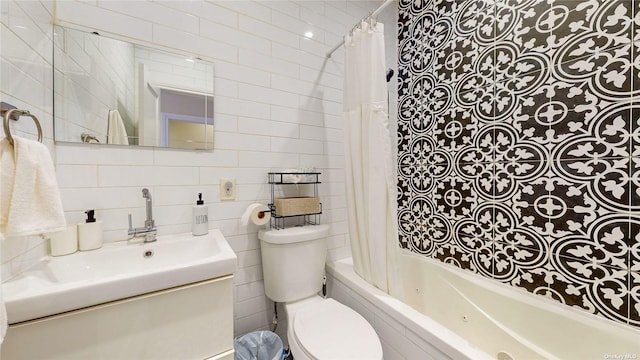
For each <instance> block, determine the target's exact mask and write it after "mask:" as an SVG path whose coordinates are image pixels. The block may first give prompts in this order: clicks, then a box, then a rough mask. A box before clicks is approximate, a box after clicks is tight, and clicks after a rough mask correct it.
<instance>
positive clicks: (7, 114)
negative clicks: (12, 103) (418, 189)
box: [0, 109, 42, 145]
mask: <svg viewBox="0 0 640 360" xmlns="http://www.w3.org/2000/svg"><path fill="white" fill-rule="evenodd" d="M0 114H1V115H3V116H4V121H3V124H2V125H3V127H4V136H6V137H7V140H8V141H9V144H11V145H13V137H12V136H11V129H10V128H9V120H15V121H17V120H18V119H19V118H20V116H29V117H30V118H31V119H33V122H34V123H35V124H36V128H37V129H38V141H39V142H42V126H40V121H39V120H38V118H37V117H36V116H35V115H33V114H31V113H30V112H29V111H28V110H18V109H1V110H0Z"/></svg>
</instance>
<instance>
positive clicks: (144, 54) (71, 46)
mask: <svg viewBox="0 0 640 360" xmlns="http://www.w3.org/2000/svg"><path fill="white" fill-rule="evenodd" d="M54 35H55V36H54V121H55V140H56V141H57V142H84V143H100V144H115V145H141V146H160V147H175V148H183V149H213V133H214V119H213V85H214V84H213V77H214V76H213V64H212V63H210V62H206V61H202V60H200V59H196V58H192V57H187V56H183V55H178V54H172V53H168V52H165V51H161V50H157V49H152V48H149V47H145V46H140V45H137V44H132V43H128V42H125V41H120V40H115V39H110V38H106V37H104V36H100V35H97V34H90V33H86V32H83V31H79V30H74V29H69V28H64V27H60V26H56V27H55V31H54Z"/></svg>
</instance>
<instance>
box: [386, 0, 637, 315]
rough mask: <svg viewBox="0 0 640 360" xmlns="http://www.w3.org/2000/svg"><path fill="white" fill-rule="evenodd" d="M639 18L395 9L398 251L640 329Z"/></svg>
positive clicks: (456, 4)
mask: <svg viewBox="0 0 640 360" xmlns="http://www.w3.org/2000/svg"><path fill="white" fill-rule="evenodd" d="M634 14H640V1H632V0H555V1H546V0H420V1H417V0H401V1H400V5H399V17H398V21H399V24H398V25H399V26H398V28H399V34H398V39H399V54H398V58H399V63H398V67H399V68H398V73H399V76H398V90H399V100H398V101H399V110H398V111H399V114H398V121H399V124H398V139H399V143H398V151H399V154H398V170H399V171H398V173H399V175H398V176H399V177H398V190H399V191H398V205H399V224H400V246H401V247H403V248H406V249H409V250H411V251H413V252H416V253H419V254H422V255H424V256H428V257H432V258H436V259H439V260H441V261H443V262H446V263H450V264H452V265H454V266H457V267H459V268H462V269H465V270H468V271H472V272H475V273H478V274H481V275H483V276H486V277H489V278H493V279H495V280H496V281H500V282H503V283H507V284H510V285H512V286H516V287H520V288H523V289H525V290H527V291H529V292H531V293H533V294H538V295H542V296H546V297H550V298H553V299H556V300H557V301H559V302H561V303H564V304H566V305H568V306H573V307H578V308H581V309H584V310H585V311H588V312H590V313H593V314H597V315H600V316H603V317H606V318H608V319H611V320H613V321H617V322H621V323H625V324H631V325H633V326H638V327H640V212H639V211H640V144H639V142H640V102H639V101H638V97H639V96H640V62H639V61H638V60H637V59H640V57H636V55H635V54H637V53H640V35H639V34H640V31H639V30H640V25H638V22H637V21H634ZM637 16H638V15H635V17H636V18H637Z"/></svg>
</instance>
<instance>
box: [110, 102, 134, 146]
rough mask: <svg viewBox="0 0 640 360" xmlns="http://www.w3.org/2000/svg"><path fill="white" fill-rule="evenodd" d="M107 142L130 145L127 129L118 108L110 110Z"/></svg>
mask: <svg viewBox="0 0 640 360" xmlns="http://www.w3.org/2000/svg"><path fill="white" fill-rule="evenodd" d="M107 144H117V145H129V138H128V135H127V129H125V127H124V122H123V121H122V117H121V116H120V113H119V112H118V110H109V125H108V133H107Z"/></svg>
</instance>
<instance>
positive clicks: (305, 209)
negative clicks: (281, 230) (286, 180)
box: [274, 197, 320, 216]
mask: <svg viewBox="0 0 640 360" xmlns="http://www.w3.org/2000/svg"><path fill="white" fill-rule="evenodd" d="M274 205H275V206H276V215H277V216H294V215H306V214H317V213H319V212H320V198H318V197H289V198H276V199H275V200H274Z"/></svg>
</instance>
